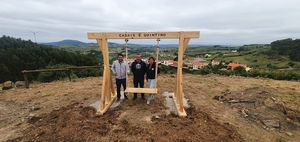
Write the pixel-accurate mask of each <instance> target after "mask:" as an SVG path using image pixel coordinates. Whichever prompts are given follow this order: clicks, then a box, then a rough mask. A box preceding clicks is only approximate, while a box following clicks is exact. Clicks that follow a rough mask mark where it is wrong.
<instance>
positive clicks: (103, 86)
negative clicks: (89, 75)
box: [97, 39, 107, 111]
mask: <svg viewBox="0 0 300 142" xmlns="http://www.w3.org/2000/svg"><path fill="white" fill-rule="evenodd" d="M97 42H98V45H99V48H100V50H101V48H103V41H102V39H97ZM101 51H102V50H101ZM102 55H103V59H104V60H105V59H106V58H104V56H105V53H104V52H103V51H102ZM104 63H105V62H104ZM106 68H107V67H106V66H105V65H104V70H103V80H102V90H101V99H100V110H99V111H103V110H104V108H105V90H106V74H107V69H106Z"/></svg>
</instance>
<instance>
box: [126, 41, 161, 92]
mask: <svg viewBox="0 0 300 142" xmlns="http://www.w3.org/2000/svg"><path fill="white" fill-rule="evenodd" d="M159 41H160V39H157V40H156V42H157V46H156V63H155V65H156V66H155V87H154V88H151V89H156V86H157V81H158V76H157V72H158V62H159V60H158V54H159ZM125 62H126V84H127V87H126V90H125V92H126V91H127V92H131V93H133V92H134V93H137V92H135V91H133V88H129V85H128V69H129V64H128V39H125ZM135 89H137V88H135ZM141 89H144V88H141ZM149 89H150V88H148V89H147V90H148V91H149ZM144 90H146V88H145V89H144ZM132 91H133V92H132ZM136 91H138V90H136ZM153 91H154V92H153ZM139 92H140V91H139ZM140 93H143V91H142V92H140ZM151 93H154V94H156V93H157V91H155V90H152V91H151Z"/></svg>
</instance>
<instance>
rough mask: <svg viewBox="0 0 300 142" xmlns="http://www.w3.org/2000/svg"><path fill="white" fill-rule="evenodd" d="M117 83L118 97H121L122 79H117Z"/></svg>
mask: <svg viewBox="0 0 300 142" xmlns="http://www.w3.org/2000/svg"><path fill="white" fill-rule="evenodd" d="M116 85H117V97H118V99H120V97H121V93H120V91H121V81H120V79H116Z"/></svg>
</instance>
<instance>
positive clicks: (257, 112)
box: [213, 87, 300, 130]
mask: <svg viewBox="0 0 300 142" xmlns="http://www.w3.org/2000/svg"><path fill="white" fill-rule="evenodd" d="M274 91H275V90H273V89H269V88H263V87H254V88H248V89H245V90H243V91H236V92H230V91H229V90H227V91H225V92H223V95H221V96H215V97H214V98H213V99H215V100H218V101H221V102H224V103H226V104H228V105H230V106H231V107H233V108H236V109H238V110H239V112H240V114H241V115H242V116H243V117H245V118H247V119H249V120H252V121H255V122H256V123H257V124H259V125H261V126H262V127H264V128H265V129H279V130H300V125H299V122H300V113H299V112H297V111H295V110H292V109H289V108H286V107H285V103H284V102H283V101H281V100H280V99H278V98H276V97H275V96H274Z"/></svg>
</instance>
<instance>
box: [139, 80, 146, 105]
mask: <svg viewBox="0 0 300 142" xmlns="http://www.w3.org/2000/svg"><path fill="white" fill-rule="evenodd" d="M139 82H140V88H144V78H142V79H141V80H140V81H139ZM141 95H142V99H143V100H145V94H144V93H142V94H141Z"/></svg>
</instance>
